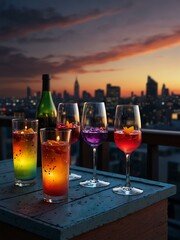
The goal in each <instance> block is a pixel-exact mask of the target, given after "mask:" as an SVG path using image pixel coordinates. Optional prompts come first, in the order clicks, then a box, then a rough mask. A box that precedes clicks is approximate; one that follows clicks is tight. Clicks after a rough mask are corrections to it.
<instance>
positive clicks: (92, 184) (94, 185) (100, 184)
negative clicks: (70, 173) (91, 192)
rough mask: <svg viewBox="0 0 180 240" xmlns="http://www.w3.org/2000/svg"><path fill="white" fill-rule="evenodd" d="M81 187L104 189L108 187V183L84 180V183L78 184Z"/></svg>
mask: <svg viewBox="0 0 180 240" xmlns="http://www.w3.org/2000/svg"><path fill="white" fill-rule="evenodd" d="M79 184H80V185H81V186H82V187H88V188H100V187H106V186H108V185H109V184H110V183H109V182H105V181H102V180H94V179H91V180H86V181H84V182H80V183H79Z"/></svg>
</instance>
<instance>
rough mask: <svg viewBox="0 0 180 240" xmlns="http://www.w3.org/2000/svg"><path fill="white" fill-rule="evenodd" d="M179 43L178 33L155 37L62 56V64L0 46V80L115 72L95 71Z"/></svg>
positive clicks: (53, 57) (51, 59) (179, 35)
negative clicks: (48, 74)
mask: <svg viewBox="0 0 180 240" xmlns="http://www.w3.org/2000/svg"><path fill="white" fill-rule="evenodd" d="M179 44H180V30H179V31H175V32H174V33H172V34H169V35H163V34H162V35H157V36H153V37H151V38H147V39H145V40H144V41H141V42H135V43H131V44H123V45H118V46H116V47H114V48H112V49H109V50H108V51H105V52H98V53H95V54H92V55H86V56H78V57H74V56H63V60H62V62H60V63H59V62H57V60H56V61H53V59H55V58H56V56H53V55H51V56H45V57H44V58H36V57H27V56H26V55H25V54H24V53H22V52H20V50H18V49H15V48H11V47H5V46H0V78H1V79H3V78H12V79H13V78H14V76H16V78H17V79H19V80H20V81H22V80H23V79H24V78H33V77H34V76H37V75H41V73H42V72H45V71H46V72H50V73H51V74H54V75H56V74H59V73H61V74H62V73H78V74H79V73H88V72H96V73H98V72H99V73H100V72H102V71H109V72H112V71H117V69H106V70H103V69H97V66H98V65H100V64H106V63H109V62H113V61H120V60H122V59H124V58H129V57H133V56H137V55H139V54H147V53H150V52H153V51H156V50H159V49H163V48H168V47H171V46H174V45H179ZM93 65H94V66H96V69H95V70H92V67H91V70H88V67H90V66H93Z"/></svg>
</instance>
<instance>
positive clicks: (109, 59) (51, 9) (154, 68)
mask: <svg viewBox="0 0 180 240" xmlns="http://www.w3.org/2000/svg"><path fill="white" fill-rule="evenodd" d="M179 11H180V1H179V0H151V1H147V0H136V1H133V0H130V1H128V0H124V1H123V0H121V1H118V0H98V1H97V0H90V1H88V0H51V1H50V0H31V1H24V0H11V1H10V0H0V97H4V96H6V97H8V96H9V97H12V96H22V97H24V96H25V95H26V88H27V86H30V87H31V88H32V90H33V91H41V75H42V73H50V74H51V75H52V82H51V90H55V91H56V92H61V93H62V92H63V91H64V90H67V91H69V92H70V93H71V94H73V90H74V82H75V79H76V77H77V78H78V81H79V84H80V92H81V93H82V91H83V90H87V91H89V92H90V93H91V94H93V95H94V89H98V88H100V89H104V90H105V92H106V84H107V83H111V84H112V85H115V86H120V87H121V96H122V97H125V96H129V95H130V93H131V92H132V91H133V92H134V93H135V94H136V95H140V92H141V91H144V92H145V91H146V82H147V76H148V75H150V76H151V77H152V78H153V79H154V80H156V81H157V82H158V90H159V91H161V88H162V84H163V83H164V84H165V85H166V87H167V88H169V90H170V93H171V92H174V93H175V94H180V14H179Z"/></svg>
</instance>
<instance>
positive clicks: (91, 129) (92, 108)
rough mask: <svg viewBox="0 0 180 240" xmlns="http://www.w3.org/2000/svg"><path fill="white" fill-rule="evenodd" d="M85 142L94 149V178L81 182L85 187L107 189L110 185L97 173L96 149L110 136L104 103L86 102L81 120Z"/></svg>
mask: <svg viewBox="0 0 180 240" xmlns="http://www.w3.org/2000/svg"><path fill="white" fill-rule="evenodd" d="M81 135H82V138H83V140H84V141H85V142H86V143H87V144H88V145H90V146H91V147H92V149H93V177H92V179H90V180H86V181H83V182H80V185H81V186H83V187H90V188H96V187H105V186H108V185H109V184H110V183H109V182H105V181H102V180H99V179H98V178H97V173H96V149H97V147H98V146H99V145H101V144H102V143H103V142H104V141H105V140H106V138H107V136H108V126H107V116H106V108H105V104H104V102H85V103H84V105H83V112H82V119H81Z"/></svg>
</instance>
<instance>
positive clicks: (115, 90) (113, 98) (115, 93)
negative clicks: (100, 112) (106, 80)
mask: <svg viewBox="0 0 180 240" xmlns="http://www.w3.org/2000/svg"><path fill="white" fill-rule="evenodd" d="M119 99H120V87H118V86H112V85H111V84H107V85H106V107H107V108H114V107H115V106H116V105H117V104H118V103H119Z"/></svg>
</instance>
